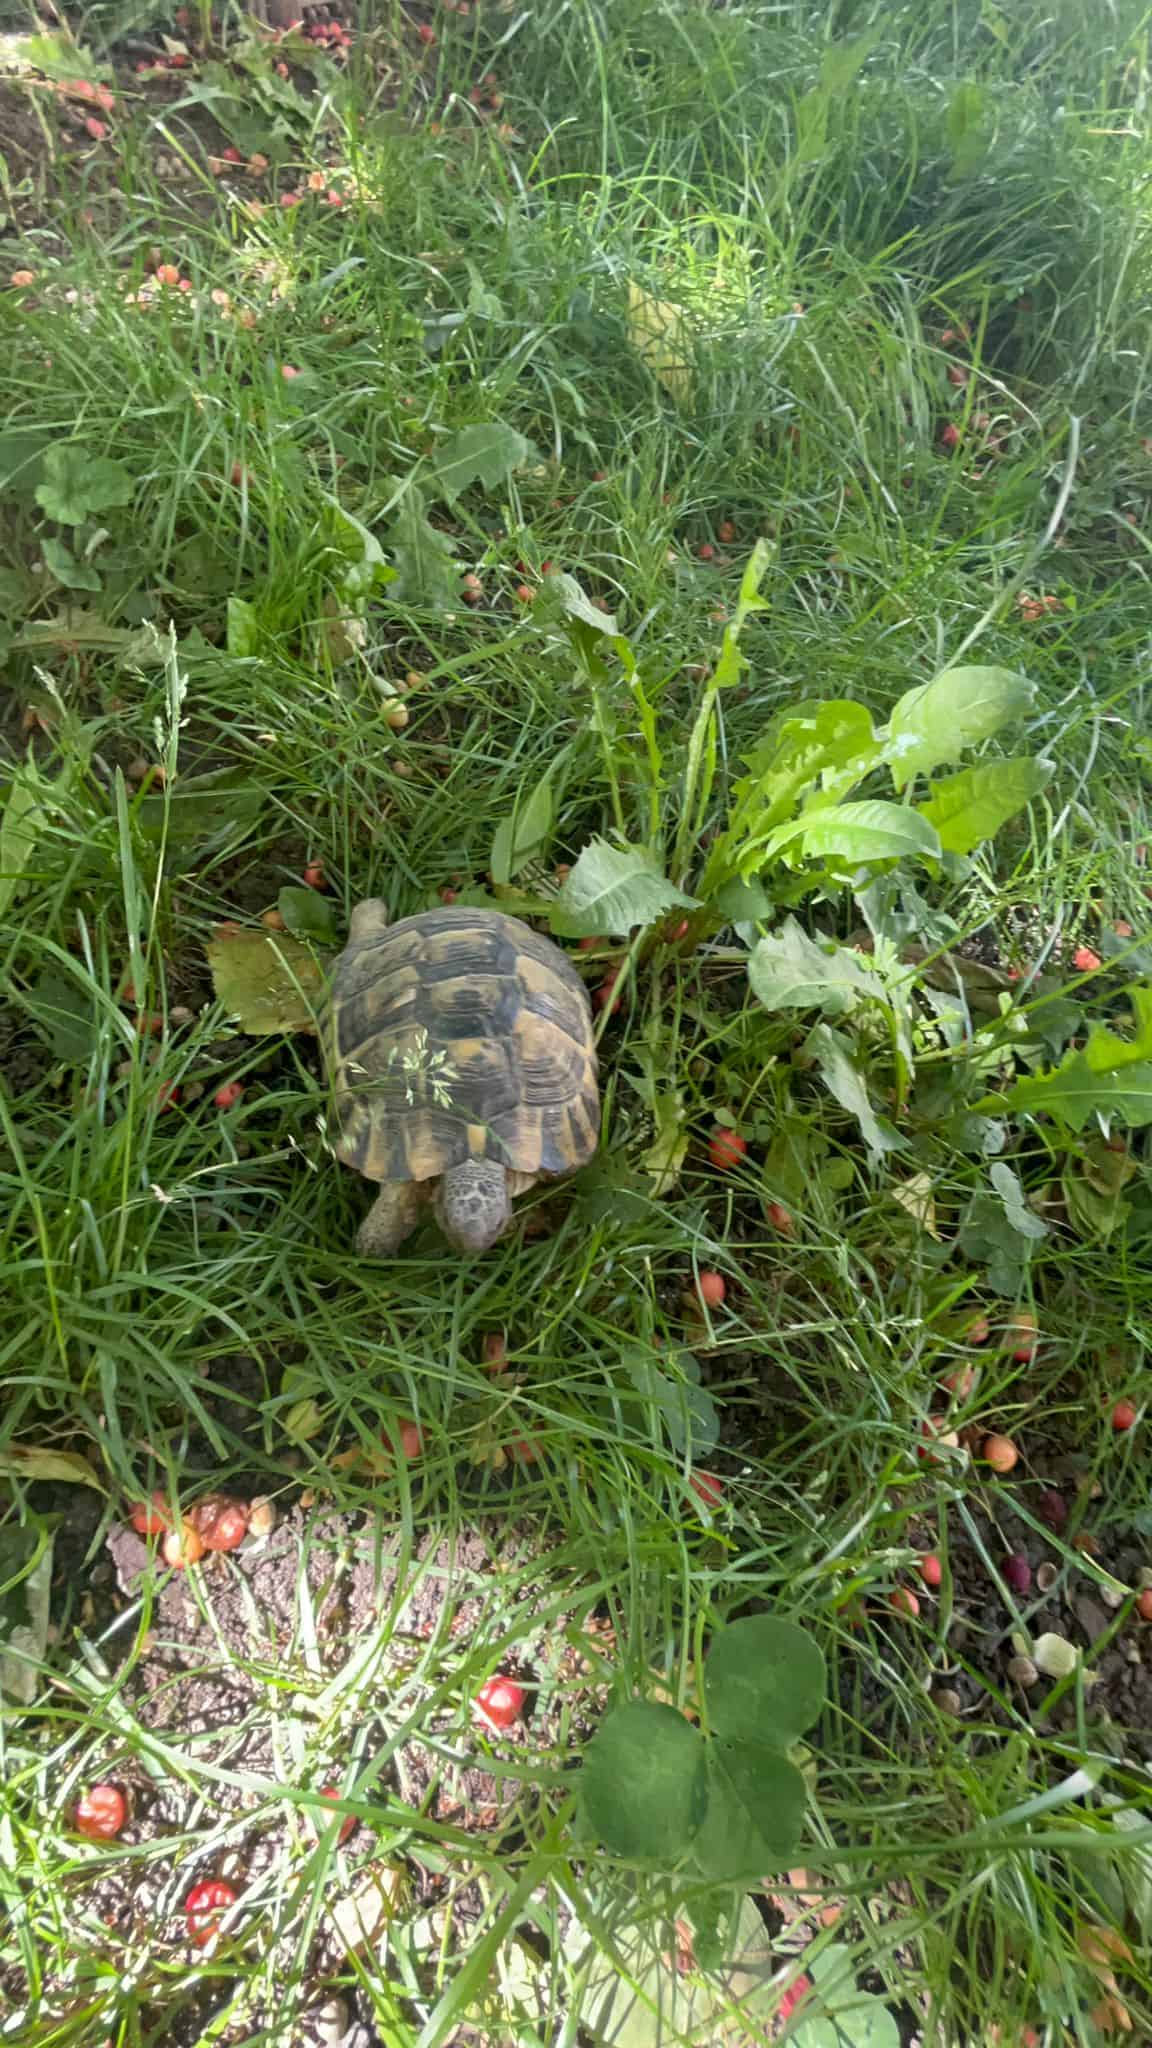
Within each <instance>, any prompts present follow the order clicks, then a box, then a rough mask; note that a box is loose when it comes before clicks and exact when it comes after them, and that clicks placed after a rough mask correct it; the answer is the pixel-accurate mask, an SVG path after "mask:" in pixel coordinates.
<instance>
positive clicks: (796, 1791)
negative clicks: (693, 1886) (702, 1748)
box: [692, 1741, 808, 1884]
mask: <svg viewBox="0 0 1152 2048" xmlns="http://www.w3.org/2000/svg"><path fill="white" fill-rule="evenodd" d="M706 1786H707V1795H708V1805H707V1808H706V1810H705V1814H704V1819H703V1822H702V1824H701V1827H700V1830H699V1833H698V1834H697V1836H696V1839H695V1841H694V1842H693V1844H692V1849H693V1853H694V1855H695V1857H696V1860H697V1862H698V1863H699V1865H700V1867H701V1869H702V1870H703V1871H704V1872H705V1874H706V1875H707V1876H708V1877H713V1878H716V1879H717V1880H718V1881H719V1882H722V1883H726V1884H734V1883H736V1882H738V1881H741V1880H745V1879H751V1878H762V1877H765V1876H767V1875H768V1874H769V1873H770V1872H771V1871H775V1870H783V1869H786V1868H787V1866H788V1864H789V1863H790V1861H791V1859H792V1857H793V1855H794V1854H795V1851H796V1845H797V1843H798V1842H799V1840H800V1835H801V1831H802V1829H803V1826H804V1811H805V1807H806V1805H807V1799H808V1794H807V1788H806V1787H805V1784H804V1780H803V1778H802V1776H801V1774H800V1772H799V1771H798V1770H797V1769H796V1766H795V1764H793V1763H790V1762H789V1761H788V1758H787V1757H786V1756H781V1754H780V1752H779V1750H777V1749H769V1748H767V1747H766V1746H765V1745H764V1744H763V1743H757V1742H720V1741H716V1742H712V1743H710V1744H709V1746H708V1775H707V1780H706Z"/></svg>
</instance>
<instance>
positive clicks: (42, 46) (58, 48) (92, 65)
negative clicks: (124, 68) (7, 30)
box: [4, 29, 115, 82]
mask: <svg viewBox="0 0 1152 2048" xmlns="http://www.w3.org/2000/svg"><path fill="white" fill-rule="evenodd" d="M4 56H5V59H6V61H7V62H10V63H12V64H13V66H14V68H16V69H18V70H23V69H24V68H25V66H27V65H34V66H35V68H36V70H37V71H42V72H43V73H44V76H45V78H56V79H73V78H83V79H86V80H87V81H89V82H91V81H92V80H94V79H101V78H112V77H114V75H115V74H114V73H113V71H112V70H111V68H110V66H109V65H107V64H101V62H100V60H99V58H98V57H96V56H94V55H93V53H92V51H91V50H90V49H88V47H87V46H86V44H84V43H78V42H76V41H75V40H74V38H73V37H72V36H71V35H70V34H69V33H68V32H67V30H65V29H61V30H58V31H55V32H46V33H45V34H43V35H35V36H12V37H7V36H6V37H5V38H4Z"/></svg>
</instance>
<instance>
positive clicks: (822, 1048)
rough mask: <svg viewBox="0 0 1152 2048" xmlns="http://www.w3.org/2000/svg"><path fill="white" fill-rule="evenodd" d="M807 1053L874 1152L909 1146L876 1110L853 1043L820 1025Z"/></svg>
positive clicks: (806, 1046) (807, 1041) (807, 1042)
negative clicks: (857, 1060) (852, 1117)
mask: <svg viewBox="0 0 1152 2048" xmlns="http://www.w3.org/2000/svg"><path fill="white" fill-rule="evenodd" d="M804 1051H805V1052H806V1054H807V1055H808V1057H809V1059H812V1060H815V1062H816V1065H817V1066H818V1068H819V1069H820V1078H821V1080H822V1081H823V1083H824V1086H825V1087H826V1088H827V1090H828V1092H829V1094H830V1095H834V1096H835V1098H836V1100H837V1102H838V1103H839V1104H840V1107H841V1109H846V1110H847V1111H848V1114H849V1116H854V1117H855V1119H856V1121H857V1123H858V1124H859V1126H860V1130H861V1134H862V1136H863V1139H864V1143H865V1144H866V1145H867V1147H868V1150H869V1151H870V1152H894V1151H896V1150H898V1149H900V1148H902V1147H903V1146H906V1145H907V1143H908V1140H907V1139H906V1138H902V1137H901V1135H900V1133H899V1131H896V1130H894V1129H893V1128H892V1125H891V1124H890V1123H889V1122H888V1120H887V1118H886V1117H881V1116H878V1115H877V1114H876V1111H875V1110H874V1109H873V1107H872V1103H871V1100H870V1098H869V1095H868V1090H867V1088H866V1086H865V1083H864V1076H863V1074H862V1073H861V1072H860V1069H859V1068H858V1067H857V1065H856V1062H855V1060H854V1058H853V1047H852V1044H851V1041H850V1040H849V1039H847V1038H845V1037H843V1035H842V1034H841V1033H840V1032H839V1031H834V1030H833V1029H832V1026H831V1025H830V1024H817V1025H816V1026H815V1027H814V1029H813V1030H811V1031H810V1032H809V1033H808V1036H807V1038H806V1039H805V1041H804Z"/></svg>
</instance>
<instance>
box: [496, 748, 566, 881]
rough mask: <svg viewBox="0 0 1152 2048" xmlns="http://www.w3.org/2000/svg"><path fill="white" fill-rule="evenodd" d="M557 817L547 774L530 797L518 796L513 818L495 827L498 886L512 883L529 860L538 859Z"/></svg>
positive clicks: (511, 816) (504, 819)
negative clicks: (513, 878)
mask: <svg viewBox="0 0 1152 2048" xmlns="http://www.w3.org/2000/svg"><path fill="white" fill-rule="evenodd" d="M555 817H556V799H555V796H554V794H553V790H552V778H551V775H550V774H548V775H545V776H544V777H543V778H542V780H541V781H539V782H538V783H537V784H536V787H535V789H534V790H532V791H531V792H530V794H529V795H528V796H526V797H524V798H523V799H521V798H520V797H517V800H516V803H515V806H514V808H513V810H512V813H511V815H510V816H509V817H507V818H502V819H501V820H500V823H499V825H498V826H497V827H496V831H495V833H494V835H493V839H492V859H491V863H490V867H491V874H492V880H493V882H494V883H495V884H496V886H497V887H501V886H503V885H504V884H506V883H508V882H510V881H511V880H512V877H513V876H514V875H518V874H519V873H520V871H521V869H522V868H526V867H527V866H528V863H529V862H530V861H533V860H536V859H538V858H539V856H540V854H541V853H542V852H543V850H544V848H545V846H546V845H547V843H548V840H549V838H550V836H551V832H552V827H553V824H554V823H555Z"/></svg>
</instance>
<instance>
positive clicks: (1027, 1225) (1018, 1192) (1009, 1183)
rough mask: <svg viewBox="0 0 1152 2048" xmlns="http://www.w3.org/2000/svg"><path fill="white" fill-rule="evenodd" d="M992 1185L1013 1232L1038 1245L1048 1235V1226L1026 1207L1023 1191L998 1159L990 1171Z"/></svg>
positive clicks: (1014, 1177) (1003, 1161)
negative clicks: (1028, 1238)
mask: <svg viewBox="0 0 1152 2048" xmlns="http://www.w3.org/2000/svg"><path fill="white" fill-rule="evenodd" d="M991 1180H992V1185H993V1187H994V1188H995V1190H996V1193H997V1194H998V1195H999V1197H1000V1201H1001V1204H1002V1205H1003V1209H1004V1214H1005V1216H1006V1217H1007V1218H1008V1221H1009V1223H1010V1224H1011V1225H1012V1228H1013V1230H1014V1231H1016V1233H1017V1235H1018V1236H1020V1237H1030V1238H1031V1239H1032V1240H1033V1241H1034V1242H1035V1243H1037V1244H1038V1243H1039V1241H1040V1239H1041V1238H1042V1237H1047V1235H1048V1225H1047V1224H1046V1223H1045V1222H1044V1221H1043V1219H1042V1218H1041V1217H1039V1216H1037V1214H1036V1212H1035V1210H1033V1209H1030V1208H1029V1207H1028V1204H1027V1202H1026V1201H1025V1200H1024V1190H1023V1188H1022V1187H1021V1185H1020V1182H1019V1181H1018V1180H1017V1178H1016V1175H1015V1174H1014V1173H1013V1171H1012V1168H1011V1167H1010V1166H1009V1165H1008V1164H1007V1161H1006V1160H1003V1159H998V1160H997V1161H996V1164H995V1166H993V1168H992V1169H991Z"/></svg>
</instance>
